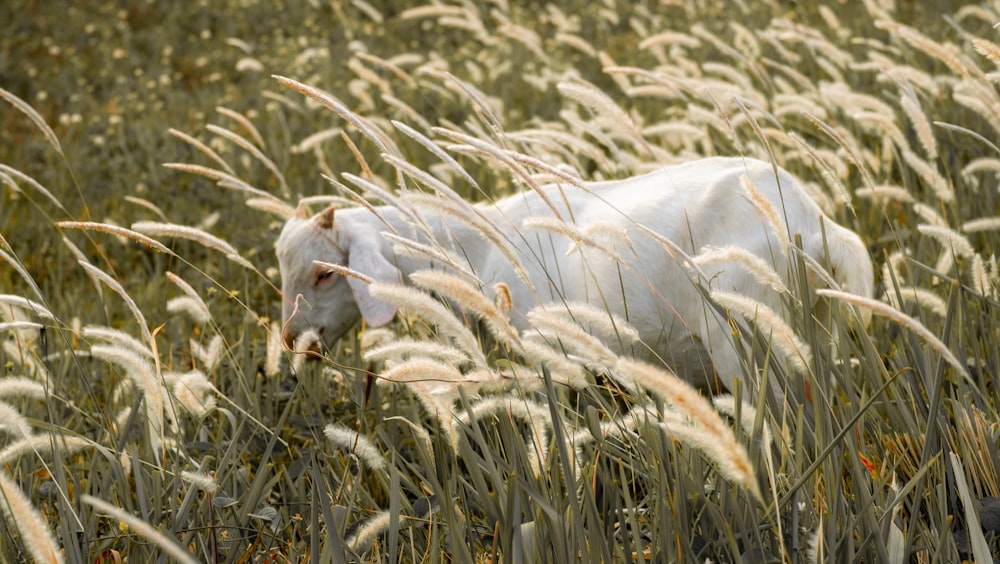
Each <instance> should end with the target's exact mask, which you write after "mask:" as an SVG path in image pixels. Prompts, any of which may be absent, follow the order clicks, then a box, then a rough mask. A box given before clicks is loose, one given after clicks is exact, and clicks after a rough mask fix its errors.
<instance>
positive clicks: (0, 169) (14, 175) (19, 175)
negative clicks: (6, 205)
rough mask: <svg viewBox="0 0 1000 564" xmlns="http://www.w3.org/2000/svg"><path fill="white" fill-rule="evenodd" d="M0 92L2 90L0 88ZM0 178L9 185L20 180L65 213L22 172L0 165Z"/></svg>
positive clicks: (35, 181)
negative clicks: (15, 180)
mask: <svg viewBox="0 0 1000 564" xmlns="http://www.w3.org/2000/svg"><path fill="white" fill-rule="evenodd" d="M0 90H2V88H0ZM0 178H3V180H4V182H7V181H8V179H9V181H10V182H11V183H14V179H17V180H20V181H21V182H24V183H26V184H28V185H29V186H31V187H32V188H34V189H35V191H36V192H38V193H39V194H41V195H42V196H45V199H47V200H48V201H50V202H52V203H53V204H55V206H56V207H57V208H59V209H61V210H63V211H66V208H64V207H63V205H62V202H60V201H59V199H58V198H56V197H55V196H53V195H52V192H49V191H48V189H46V188H45V187H44V186H42V185H41V184H40V183H39V182H38V181H37V180H35V179H34V178H32V177H30V176H28V175H27V174H24V173H23V172H21V171H19V170H17V169H16V168H13V167H10V166H7V165H5V164H3V163H0ZM14 186H15V187H16V184H14Z"/></svg>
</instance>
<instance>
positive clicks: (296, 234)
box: [275, 206, 400, 352]
mask: <svg viewBox="0 0 1000 564" xmlns="http://www.w3.org/2000/svg"><path fill="white" fill-rule="evenodd" d="M340 215H342V216H343V217H342V218H341V217H339V216H340ZM350 215H351V214H349V213H347V212H341V214H339V215H338V221H337V223H336V224H334V208H332V207H331V208H327V209H326V210H324V211H322V212H320V213H318V214H316V215H315V216H313V217H311V218H307V217H306V216H305V212H304V210H303V209H302V208H301V206H300V208H299V210H297V211H296V215H295V216H294V217H292V218H290V219H289V220H288V223H286V224H285V227H284V229H283V230H282V231H281V236H280V237H278V242H277V243H276V244H275V251H276V253H277V255H278V265H279V267H280V269H281V293H282V309H281V317H282V327H283V329H282V337H283V339H284V341H285V344H286V345H287V346H289V347H292V346H293V345H294V343H295V340H296V339H297V338H298V337H299V335H301V334H302V333H303V332H304V331H306V330H307V329H315V330H316V331H317V333H318V334H319V336H320V339H322V341H323V344H325V345H327V346H330V345H332V344H333V343H334V342H336V341H337V339H339V338H340V337H341V336H343V335H344V334H345V333H346V332H347V331H348V330H349V329H350V328H351V327H353V326H354V324H355V323H357V321H358V318H359V317H364V319H365V321H366V322H367V323H368V324H369V325H372V326H374V327H378V326H380V325H385V324H386V323H388V322H389V321H391V320H392V318H393V316H394V315H395V314H396V308H395V307H393V306H391V305H389V304H386V303H385V302H382V301H379V300H377V299H375V298H374V297H372V295H371V294H370V293H369V292H368V281H364V280H361V279H359V278H351V277H346V276H342V275H340V274H338V273H335V272H333V271H331V270H330V269H329V268H328V267H324V266H322V265H319V264H316V261H321V262H325V263H330V264H336V265H340V266H345V267H347V268H349V269H351V270H354V271H356V272H358V273H360V274H362V275H364V276H365V277H367V278H370V279H371V280H374V281H378V282H387V283H398V282H399V280H400V272H399V270H398V269H397V268H396V267H395V266H393V265H392V264H391V263H390V262H389V261H388V260H387V259H386V258H385V256H384V255H383V254H382V239H381V236H380V235H379V233H378V232H377V231H376V230H375V229H373V228H371V227H370V226H367V225H365V224H363V223H361V222H357V221H352V220H351V217H350ZM317 347H318V344H316V345H313V348H312V350H313V351H314V352H316V351H317V350H318V349H317Z"/></svg>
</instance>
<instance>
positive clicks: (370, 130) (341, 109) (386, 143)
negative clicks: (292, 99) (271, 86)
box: [272, 75, 401, 155]
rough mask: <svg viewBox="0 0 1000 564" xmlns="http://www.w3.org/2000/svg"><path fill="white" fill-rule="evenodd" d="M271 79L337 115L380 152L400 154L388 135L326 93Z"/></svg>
mask: <svg viewBox="0 0 1000 564" xmlns="http://www.w3.org/2000/svg"><path fill="white" fill-rule="evenodd" d="M272 77H273V78H274V79H275V80H277V81H278V83H279V84H281V85H282V86H285V87H288V88H291V89H292V90H297V91H298V92H299V93H301V94H303V95H305V96H308V97H309V98H312V99H313V100H315V101H317V102H319V103H320V104H322V105H323V106H325V107H327V108H328V109H330V110H333V111H334V112H335V113H336V114H337V115H339V116H340V117H342V118H343V119H344V120H346V121H347V122H348V123H350V124H351V125H353V126H354V127H356V128H357V129H358V131H360V132H361V133H363V134H364V135H365V137H367V138H368V139H369V140H370V141H371V142H373V143H375V145H376V146H377V147H378V148H379V150H380V151H382V152H384V153H390V154H393V155H400V154H401V153H400V152H399V148H398V147H397V146H396V144H395V143H393V141H392V139H390V138H389V136H388V135H386V134H385V133H383V132H382V131H381V130H380V129H379V128H378V127H376V126H375V125H374V124H372V123H370V122H369V121H368V120H366V119H364V118H362V117H361V116H359V115H358V114H356V113H354V112H352V111H351V110H349V109H348V108H347V106H345V105H344V104H343V102H341V101H340V100H337V99H336V98H335V97H334V96H333V95H331V94H329V93H328V92H324V91H322V90H320V89H318V88H313V87H312V86H307V85H305V84H302V83H301V82H298V81H297V80H293V79H291V78H287V77H284V76H279V75H272Z"/></svg>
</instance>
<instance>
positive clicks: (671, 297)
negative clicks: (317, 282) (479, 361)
mask: <svg viewBox="0 0 1000 564" xmlns="http://www.w3.org/2000/svg"><path fill="white" fill-rule="evenodd" d="M743 176H746V177H748V178H749V179H750V180H751V181H752V183H753V186H754V187H755V189H756V191H757V192H758V193H759V194H760V195H762V196H763V198H764V199H766V200H767V201H768V202H769V203H770V205H771V207H772V208H773V209H774V210H775V212H776V213H777V216H778V219H779V221H780V222H781V224H783V225H784V226H785V229H786V230H787V234H789V235H790V236H792V237H795V236H796V235H800V236H801V240H802V246H803V249H804V251H805V252H806V253H807V254H809V255H810V256H812V257H814V258H816V259H817V260H820V261H821V262H824V257H826V251H827V250H828V251H829V260H830V264H831V266H832V267H833V269H834V274H835V278H837V279H838V283H840V284H842V285H843V286H845V287H846V289H848V290H849V291H854V292H857V293H861V294H866V295H868V294H870V293H871V291H872V267H871V260H870V258H869V256H868V253H867V251H866V249H865V247H864V245H863V244H862V243H861V241H860V239H858V237H857V236H856V235H855V234H854V233H852V232H851V231H849V230H847V229H845V228H843V227H841V226H839V225H837V224H835V223H834V222H833V221H832V220H830V219H829V218H826V217H825V216H824V215H823V213H822V212H821V210H820V209H819V207H818V206H817V205H816V204H815V202H813V201H812V200H811V199H810V198H809V196H808V195H807V194H806V193H805V192H804V190H803V189H802V188H801V186H800V185H799V183H798V182H797V181H796V180H795V179H794V178H793V177H792V176H791V175H789V174H788V173H786V172H784V171H783V170H780V169H777V171H776V169H774V168H773V167H772V166H771V165H770V164H767V163H763V162H760V161H756V160H750V159H738V158H711V159H704V160H699V161H693V162H689V163H685V164H681V165H676V166H669V167H664V168H662V169H659V170H657V171H655V172H652V173H649V174H645V175H642V176H637V177H632V178H628V179H624V180H618V181H611V182H600V183H591V184H588V185H587V190H586V191H585V190H580V189H579V188H576V187H573V186H570V185H565V184H562V185H548V186H546V187H544V188H543V191H544V193H545V195H546V197H547V199H548V201H549V202H551V203H552V204H554V207H555V208H556V209H557V211H558V213H559V214H560V216H561V217H562V219H563V220H565V221H566V222H567V223H569V224H571V225H574V226H575V227H576V228H578V229H581V230H584V231H585V232H587V230H588V227H594V226H600V228H599V229H598V231H597V232H601V231H603V232H605V233H612V236H609V237H603V238H601V237H598V238H599V239H600V242H601V245H602V247H603V248H600V249H599V248H595V247H594V246H588V245H586V244H578V243H575V242H574V241H573V240H572V239H571V238H569V237H567V236H566V235H563V234H559V233H556V232H553V231H551V230H545V229H539V228H538V226H537V225H535V226H534V228H531V227H529V226H526V225H525V222H526V221H527V220H529V219H530V220H532V221H534V222H536V223H537V218H552V217H553V216H554V214H553V211H552V208H550V207H549V204H548V203H546V202H545V201H544V200H543V198H542V197H541V195H539V194H538V193H537V192H535V191H529V192H524V193H521V194H517V195H515V196H511V197H508V198H504V199H502V200H499V201H498V202H496V203H495V204H491V205H478V206H476V207H475V209H476V210H477V211H478V212H479V213H480V214H481V215H482V216H483V217H484V218H485V219H487V220H488V221H489V222H490V223H491V224H492V225H494V226H496V228H497V230H498V231H500V232H501V233H502V235H503V236H504V237H505V238H506V239H507V240H508V241H509V242H510V245H511V246H512V247H513V248H514V249H515V251H516V255H517V257H518V259H519V261H520V263H521V265H522V266H523V268H524V271H525V273H526V274H527V276H526V278H527V280H525V279H524V278H523V277H521V276H519V275H518V274H517V273H516V271H515V268H514V266H513V265H512V264H511V262H510V261H509V260H508V258H507V257H506V256H505V255H504V253H502V252H501V251H500V250H499V249H498V248H497V247H496V246H495V244H494V243H492V242H489V241H487V240H486V239H485V238H484V237H483V236H482V234H480V233H479V232H478V231H476V230H474V229H472V228H470V227H468V226H464V225H458V223H460V222H458V221H457V220H455V219H454V218H451V217H446V216H443V215H440V214H438V213H437V212H435V211H434V210H428V209H423V208H422V209H421V210H420V215H421V218H422V219H423V220H424V222H425V223H426V224H427V225H428V226H429V227H430V229H431V236H432V237H433V238H434V239H435V241H436V242H437V243H439V244H441V245H443V246H444V247H445V248H447V249H449V250H450V251H452V252H453V253H454V254H455V255H457V256H460V257H464V258H465V259H466V260H467V261H468V265H467V266H468V268H469V270H470V271H471V272H473V273H474V274H475V275H476V276H477V277H478V278H479V280H481V281H482V282H483V286H484V288H487V289H488V288H493V287H494V285H495V284H496V283H501V282H502V283H504V284H506V285H507V287H508V288H509V290H510V294H511V301H512V304H513V310H512V312H511V318H512V321H513V322H514V324H515V326H517V327H519V328H526V327H528V320H527V318H526V314H527V312H528V311H529V310H531V309H532V308H535V307H537V306H540V305H547V304H561V303H563V302H588V303H590V304H592V305H594V306H597V307H599V308H603V309H607V310H608V311H609V312H612V313H615V314H617V315H619V316H621V317H623V318H625V319H627V321H628V322H629V323H630V324H631V325H632V326H633V327H634V328H635V329H636V330H637V331H638V332H639V335H640V337H641V339H642V342H643V343H644V345H645V346H648V347H649V350H651V351H652V352H654V353H656V354H659V355H661V356H663V357H664V358H670V357H671V356H672V355H673V353H675V352H677V350H678V349H679V348H681V347H682V346H683V345H684V343H686V342H689V341H690V338H691V337H692V336H693V337H695V338H697V339H698V340H699V341H701V342H702V344H703V345H704V346H705V347H706V348H707V349H708V351H709V354H710V355H711V357H712V360H713V363H714V364H715V368H716V371H717V372H718V374H719V376H720V379H721V381H722V382H723V383H724V384H725V385H726V386H727V387H728V386H730V385H731V383H732V379H733V378H734V377H735V376H736V375H737V374H739V373H740V370H739V355H738V354H737V352H736V350H735V348H734V345H733V341H732V338H731V329H730V326H729V324H728V322H727V321H726V320H725V319H723V318H722V316H721V315H719V314H718V313H717V312H716V310H715V309H714V308H711V307H709V306H706V304H705V303H704V299H703V293H702V291H701V290H700V289H699V288H698V287H696V285H695V283H694V282H693V281H692V280H693V278H692V274H691V271H690V270H688V269H687V268H686V267H685V261H684V260H683V259H682V257H680V256H676V255H677V253H676V252H672V251H671V250H670V249H668V246H667V245H665V244H664V243H663V242H662V241H658V240H656V238H654V237H653V236H651V235H650V234H649V233H647V232H646V231H645V229H648V230H651V231H653V232H655V233H656V234H658V235H659V236H660V237H662V238H664V239H667V240H669V241H670V242H672V243H673V245H676V247H677V248H679V249H680V250H682V251H683V252H684V253H686V254H689V255H695V254H697V253H698V252H700V251H701V250H703V249H705V248H706V247H725V246H736V247H742V248H743V249H746V250H747V251H749V252H751V253H753V254H754V255H756V256H758V257H760V258H762V259H764V261H766V262H767V263H768V264H770V265H772V266H773V267H774V269H775V271H776V272H777V273H778V275H779V276H780V277H781V278H782V279H783V280H785V281H788V280H789V277H790V266H789V264H790V263H789V260H788V257H787V254H786V251H785V248H786V247H785V241H783V237H785V236H786V235H785V234H779V233H777V232H776V230H775V228H774V225H773V222H769V221H768V220H766V219H765V218H764V217H763V216H762V214H761V212H760V211H758V209H757V208H756V207H755V206H754V204H753V203H752V202H751V200H750V196H749V194H748V192H747V191H746V190H745V189H744V188H743V186H742V181H741V177H743ZM376 211H377V212H378V215H379V216H381V219H380V218H378V217H376V216H375V215H373V214H372V213H371V212H370V211H368V210H366V209H362V208H358V209H350V210H339V211H337V212H336V226H335V229H339V230H346V232H350V233H352V234H354V235H352V236H354V237H357V236H358V235H357V234H358V233H360V232H362V231H367V232H370V233H369V235H366V237H368V236H373V237H375V240H380V241H381V244H380V245H379V246H378V249H377V251H376V252H378V253H381V254H382V255H383V256H384V257H386V258H387V260H388V261H389V262H390V263H392V264H394V265H395V266H396V267H397V268H398V269H399V271H400V272H401V274H402V275H403V277H404V278H405V276H406V275H408V274H409V273H410V272H413V271H414V270H415V269H418V268H426V267H428V266H431V265H430V264H429V263H428V262H427V261H426V259H414V258H411V257H409V256H408V254H405V255H404V254H403V253H399V254H397V253H394V252H393V249H392V245H390V244H389V243H388V242H387V241H385V239H384V238H382V237H381V236H379V235H378V233H380V232H381V231H384V230H386V229H387V228H386V226H385V225H384V224H382V220H384V221H385V222H386V223H389V224H390V225H391V227H392V228H393V229H394V230H396V231H398V232H399V233H400V234H402V235H404V236H411V235H414V234H415V233H418V231H417V230H415V229H414V228H413V227H412V225H411V224H410V221H408V220H407V218H406V217H405V216H404V214H402V213H401V212H399V211H398V210H396V209H395V208H390V207H385V208H377V210H376ZM532 218H535V219H532ZM294 221H295V220H293V221H290V222H289V226H286V229H285V232H284V233H283V234H282V238H281V240H279V243H278V252H279V257H282V256H284V257H289V256H290V255H301V254H303V253H306V254H310V253H311V254H312V256H308V257H302V258H303V260H305V259H308V261H309V263H311V261H312V260H313V259H318V260H327V259H325V258H324V256H323V252H322V249H320V248H317V246H316V245H312V244H307V243H304V242H302V241H304V240H306V239H309V237H307V236H302V235H297V233H300V232H302V230H301V229H296V228H295V227H294V225H293V223H294ZM303 221H304V220H303ZM621 233H624V234H626V235H627V239H626V238H625V237H621ZM426 237H427V235H426V234H425V235H424V237H423V238H426ZM415 238H417V239H420V238H421V237H415ZM293 249H294V250H293ZM609 251H610V253H609ZM612 253H613V254H614V255H616V257H612ZM300 262H301V261H300ZM286 263H290V259H288V258H286V259H283V260H282V274H283V276H286V278H285V281H286V283H285V287H284V292H285V296H286V304H287V302H288V300H290V299H293V298H294V297H295V295H296V294H299V293H302V294H303V295H304V296H305V297H306V299H307V301H309V302H310V303H312V304H313V306H314V307H316V304H315V303H314V302H315V301H316V300H319V301H323V298H322V297H321V296H316V297H312V296H311V295H310V292H309V291H308V290H309V289H308V288H303V287H302V284H299V285H298V287H296V284H294V283H292V284H289V283H288V282H289V278H288V277H287V272H288V271H289V269H294V268H295V267H294V266H291V265H290V264H288V265H286ZM303 264H306V263H303ZM298 268H299V269H301V268H302V266H299V267H298ZM838 273H839V274H838ZM366 274H367V273H366ZM705 274H706V275H707V276H709V277H711V282H710V283H711V286H712V288H718V289H722V290H727V291H734V292H737V293H740V294H743V295H745V296H747V297H750V298H753V299H755V300H757V301H759V302H761V303H764V304H766V305H768V306H769V307H771V308H772V309H773V310H775V311H778V312H780V311H781V310H782V297H781V296H780V295H779V294H778V293H777V292H775V291H774V290H773V289H772V288H770V287H768V286H766V285H764V284H762V283H760V282H758V281H757V280H755V279H754V278H753V276H752V275H750V274H749V273H748V272H747V271H746V270H745V269H744V268H742V267H739V266H737V265H732V264H724V263H723V264H713V265H711V267H709V271H708V272H706V273H705ZM303 290H306V291H303ZM340 302H343V300H340ZM322 315H323V317H321V318H317V316H315V315H309V316H308V318H309V321H311V322H312V323H311V324H314V325H318V326H320V327H324V326H328V325H330V324H331V323H332V321H333V320H332V319H327V316H333V317H340V318H345V317H346V318H350V319H348V320H347V321H349V324H350V325H353V323H354V322H356V321H357V317H358V312H357V309H356V308H355V309H354V310H353V311H343V310H342V311H339V312H338V311H327V312H325V313H323V314H322ZM288 318H289V315H288V309H286V315H285V319H286V324H289V323H292V322H289V321H288ZM307 324H308V323H306V322H305V321H304V320H303V321H302V322H295V325H294V326H292V329H291V330H289V329H288V327H287V326H286V335H287V332H288V331H291V332H292V333H293V334H298V332H300V331H301V329H302V328H304V327H305V325H307ZM343 325H344V323H341V324H339V326H340V327H341V328H342V326H343ZM348 327H349V325H348ZM341 332H342V331H341ZM324 337H325V338H327V339H336V338H337V337H339V334H337V335H334V334H333V331H327V332H325V333H324Z"/></svg>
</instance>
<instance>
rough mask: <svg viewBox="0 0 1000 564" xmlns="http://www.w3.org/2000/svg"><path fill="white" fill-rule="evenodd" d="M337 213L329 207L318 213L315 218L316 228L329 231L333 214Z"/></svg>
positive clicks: (335, 209) (333, 208)
mask: <svg viewBox="0 0 1000 564" xmlns="http://www.w3.org/2000/svg"><path fill="white" fill-rule="evenodd" d="M335 211H337V208H335V207H333V206H330V207H328V208H326V209H325V210H323V211H321V212H319V215H317V216H316V226H317V227H319V228H320V229H330V228H332V227H333V212H335Z"/></svg>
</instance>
